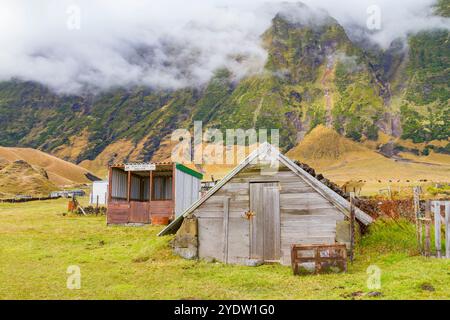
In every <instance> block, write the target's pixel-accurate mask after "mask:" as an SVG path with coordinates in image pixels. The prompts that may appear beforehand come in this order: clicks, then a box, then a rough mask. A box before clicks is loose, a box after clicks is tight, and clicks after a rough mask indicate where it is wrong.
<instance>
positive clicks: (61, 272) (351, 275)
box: [0, 200, 450, 299]
mask: <svg viewBox="0 0 450 320" xmlns="http://www.w3.org/2000/svg"><path fill="white" fill-rule="evenodd" d="M66 202H67V200H54V201H44V202H29V203H23V204H0V257H1V258H0V298H1V299H450V261H449V260H437V259H433V258H428V259H426V258H423V257H420V256H417V255H416V253H415V241H414V229H413V227H412V226H411V225H410V224H408V223H405V222H401V223H392V222H391V223H385V222H382V221H381V222H378V223H376V224H375V225H374V226H373V227H372V230H371V232H370V233H369V234H368V235H367V236H365V237H364V238H363V239H362V242H361V245H360V247H359V249H358V254H357V255H356V260H355V263H354V264H353V265H352V266H350V267H349V272H348V273H346V274H333V275H317V276H315V275H311V276H302V277H295V276H293V275H292V273H291V270H290V268H288V267H283V266H280V265H264V266H260V267H242V266H231V265H223V264H220V263H213V262H205V261H200V262H198V261H187V260H184V259H181V258H179V257H176V256H173V255H172V252H171V250H170V247H169V240H170V237H162V238H158V237H156V234H157V232H158V231H159V230H160V229H161V228H160V227H151V226H146V227H107V226H106V224H105V217H78V216H67V215H63V213H64V212H65V210H66V205H67V203H66ZM70 265H77V266H79V267H80V270H81V289H79V290H70V289H67V287H66V282H67V277H68V276H69V275H68V274H67V273H66V272H67V268H68V266H70ZM370 265H376V266H378V267H379V268H380V269H381V272H382V274H381V288H380V289H378V290H376V291H379V292H381V294H382V295H381V296H379V297H371V296H370V295H367V293H368V292H370V291H373V290H370V289H368V288H367V285H366V283H367V278H368V274H367V272H366V270H367V267H368V266H370Z"/></svg>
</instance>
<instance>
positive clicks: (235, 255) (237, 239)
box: [228, 212, 250, 263]
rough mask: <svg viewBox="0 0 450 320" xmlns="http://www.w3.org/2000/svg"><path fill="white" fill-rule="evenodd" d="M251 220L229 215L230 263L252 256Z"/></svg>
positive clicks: (239, 261) (240, 261)
mask: <svg viewBox="0 0 450 320" xmlns="http://www.w3.org/2000/svg"><path fill="white" fill-rule="evenodd" d="M249 222H250V221H249V220H247V219H243V218H242V217H239V218H233V217H231V212H230V217H229V222H228V263H242V261H246V260H248V259H249V258H250V255H249V252H250V247H249V231H250V230H249Z"/></svg>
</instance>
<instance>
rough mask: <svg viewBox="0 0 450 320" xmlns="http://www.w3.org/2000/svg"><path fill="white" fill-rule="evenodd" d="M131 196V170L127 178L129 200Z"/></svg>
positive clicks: (128, 200)
mask: <svg viewBox="0 0 450 320" xmlns="http://www.w3.org/2000/svg"><path fill="white" fill-rule="evenodd" d="M130 196H131V171H128V180H127V202H130Z"/></svg>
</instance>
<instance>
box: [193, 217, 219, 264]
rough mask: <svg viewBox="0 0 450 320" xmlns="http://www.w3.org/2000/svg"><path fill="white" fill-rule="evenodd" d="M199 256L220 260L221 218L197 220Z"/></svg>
mask: <svg viewBox="0 0 450 320" xmlns="http://www.w3.org/2000/svg"><path fill="white" fill-rule="evenodd" d="M197 225H198V255H199V258H214V259H216V260H218V261H222V259H223V255H222V250H221V248H222V239H223V234H222V232H223V219H203V218H199V219H198V220H197Z"/></svg>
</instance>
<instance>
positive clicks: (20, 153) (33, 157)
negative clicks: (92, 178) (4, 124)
mask: <svg viewBox="0 0 450 320" xmlns="http://www.w3.org/2000/svg"><path fill="white" fill-rule="evenodd" d="M0 158H3V159H4V160H6V161H7V162H13V161H16V160H24V161H26V162H27V163H29V164H30V165H32V166H35V167H40V168H42V169H44V170H45V171H46V172H47V174H48V177H49V180H50V181H51V182H52V183H53V184H55V185H59V186H62V185H72V184H74V183H87V182H89V180H88V179H87V178H86V174H87V173H88V172H89V171H88V170H86V169H84V168H81V167H80V166H77V165H76V164H73V163H70V162H67V161H64V160H61V159H59V158H57V157H55V156H52V155H49V154H47V153H44V152H42V151H39V150H36V149H31V148H6V147H0Z"/></svg>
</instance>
